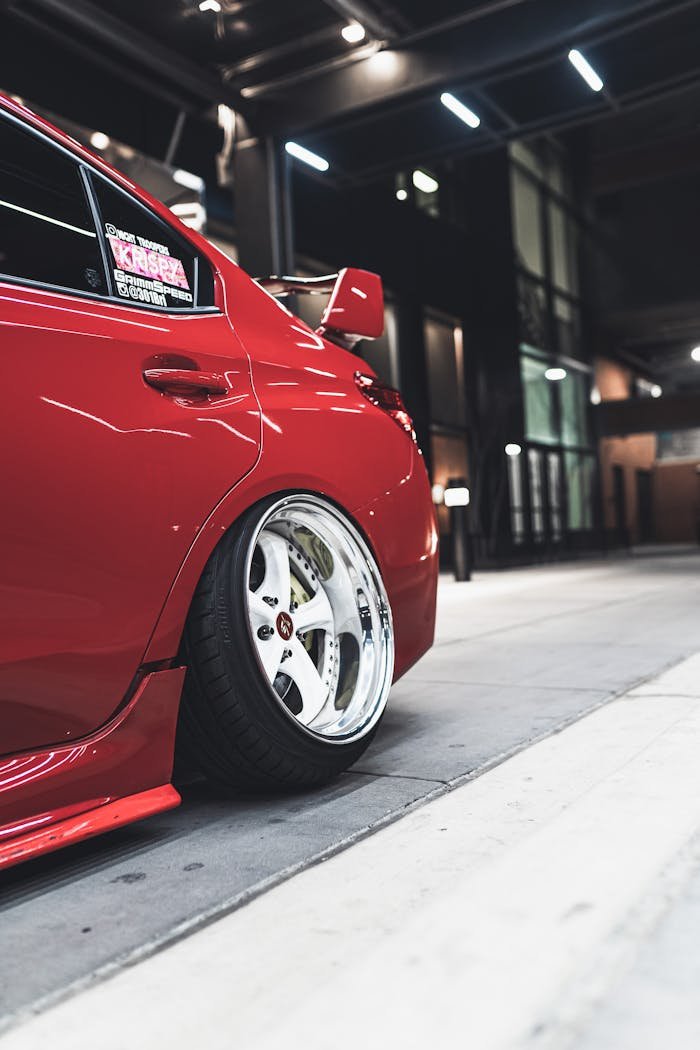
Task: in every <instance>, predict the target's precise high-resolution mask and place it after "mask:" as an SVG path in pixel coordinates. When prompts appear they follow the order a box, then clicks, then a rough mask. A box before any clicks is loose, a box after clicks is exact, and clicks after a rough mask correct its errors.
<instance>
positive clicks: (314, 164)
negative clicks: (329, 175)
mask: <svg viewBox="0 0 700 1050" xmlns="http://www.w3.org/2000/svg"><path fill="white" fill-rule="evenodd" d="M284 148H285V149H286V151H287V153H289V154H290V155H291V156H292V157H295V158H296V159H297V160H300V161H301V162H302V163H303V164H308V165H309V167H310V168H315V170H316V171H328V169H329V168H330V164H329V163H328V161H327V160H325V159H324V158H323V157H319V155H318V153H312V152H311V150H310V149H306V147H305V146H300V145H299V143H298V142H285V144H284Z"/></svg>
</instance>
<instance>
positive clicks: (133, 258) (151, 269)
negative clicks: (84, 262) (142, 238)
mask: <svg viewBox="0 0 700 1050" xmlns="http://www.w3.org/2000/svg"><path fill="white" fill-rule="evenodd" d="M107 240H108V241H109V243H110V246H111V248H112V255H113V256H114V261H115V262H116V264H117V266H118V267H119V269H120V270H126V271H127V273H135V274H138V275H139V276H140V277H151V278H153V279H154V280H157V281H162V282H163V284H172V285H174V286H175V287H177V288H189V283H188V281H187V274H186V273H185V267H184V266H183V265H182V262H181V260H180V259H174V258H173V256H172V255H161V253H160V252H154V251H151V249H150V248H141V247H140V246H139V245H137V244H129V243H128V242H127V241H121V240H119V238H118V237H112V235H111V234H108V235H107Z"/></svg>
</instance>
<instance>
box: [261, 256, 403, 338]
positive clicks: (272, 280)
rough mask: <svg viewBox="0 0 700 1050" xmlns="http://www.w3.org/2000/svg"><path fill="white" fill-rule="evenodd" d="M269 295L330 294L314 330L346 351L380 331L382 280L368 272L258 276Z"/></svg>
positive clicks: (382, 315)
mask: <svg viewBox="0 0 700 1050" xmlns="http://www.w3.org/2000/svg"><path fill="white" fill-rule="evenodd" d="M257 283H258V284H259V285H260V287H261V288H264V289H265V291H266V292H269V294H270V295H275V296H279V295H295V294H299V293H301V294H305V295H330V300H329V301H328V306H327V307H326V309H325V312H324V314H323V317H322V318H321V324H320V325H319V326H318V328H317V329H316V331H317V332H318V334H319V335H322V336H325V337H326V339H330V340H331V341H332V342H334V343H337V344H338V346H342V347H343V348H344V349H346V350H352V349H353V347H354V346H355V344H356V343H358V342H359V341H360V339H378V338H379V336H380V335H381V334H382V332H383V331H384V290H383V288H382V279H381V277H379V276H378V275H377V274H376V273H370V271H369V270H356V269H354V268H350V267H348V268H347V269H344V270H341V271H340V272H339V273H332V274H329V275H327V276H325V277H261V278H258V281H257Z"/></svg>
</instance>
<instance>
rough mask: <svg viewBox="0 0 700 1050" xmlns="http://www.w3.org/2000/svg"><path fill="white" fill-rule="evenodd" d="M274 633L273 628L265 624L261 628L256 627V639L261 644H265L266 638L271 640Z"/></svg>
mask: <svg viewBox="0 0 700 1050" xmlns="http://www.w3.org/2000/svg"><path fill="white" fill-rule="evenodd" d="M274 633H275V631H274V628H273V627H270V625H269V624H267V623H265V624H263V625H262V627H258V638H260V639H261V640H262V641H263V642H266V641H267V640H268V638H272V636H273V634H274Z"/></svg>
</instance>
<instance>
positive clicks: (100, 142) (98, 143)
mask: <svg viewBox="0 0 700 1050" xmlns="http://www.w3.org/2000/svg"><path fill="white" fill-rule="evenodd" d="M110 142H111V139H110V137H109V135H105V133H104V131H93V133H92V135H91V136H90V145H91V146H92V147H93V149H99V150H103V149H107V147H108V146H109V144H110Z"/></svg>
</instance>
